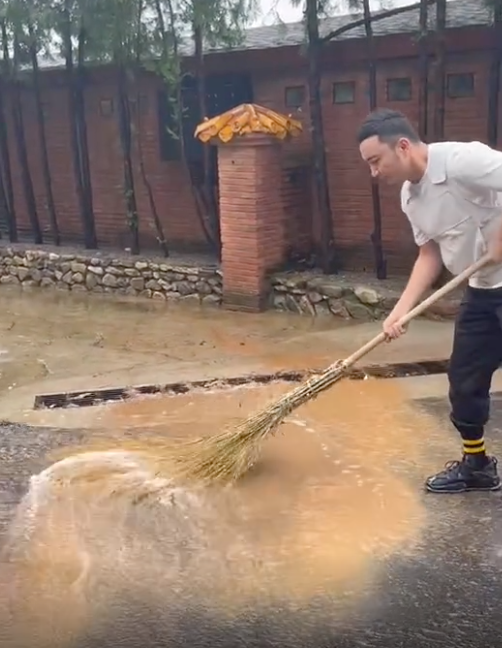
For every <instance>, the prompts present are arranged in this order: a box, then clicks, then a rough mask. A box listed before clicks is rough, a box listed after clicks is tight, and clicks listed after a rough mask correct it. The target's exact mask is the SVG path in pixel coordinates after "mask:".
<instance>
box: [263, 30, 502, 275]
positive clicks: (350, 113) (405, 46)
mask: <svg viewBox="0 0 502 648" xmlns="http://www.w3.org/2000/svg"><path fill="white" fill-rule="evenodd" d="M453 36H454V38H453V37H452V36H450V43H449V46H450V47H449V49H450V54H449V56H448V62H447V69H446V72H447V73H474V74H475V96H474V97H469V98H462V99H449V98H447V99H446V106H445V108H446V110H445V113H446V115H445V137H446V138H447V139H458V140H469V139H478V140H481V141H486V137H487V110H488V74H489V66H490V54H489V52H488V51H486V50H485V51H483V50H480V44H481V43H483V36H482V35H481V34H480V33H479V32H478V31H475V30H473V31H472V34H469V33H468V34H467V35H466V34H465V33H464V34H454V35H453ZM484 44H485V45H486V46H488V45H489V40H488V39H487V38H486V34H485V35H484ZM460 46H462V47H464V48H469V47H470V48H471V51H468V52H465V53H458V52H456V51H455V50H458V49H459V47H460ZM396 51H402V53H403V56H402V57H400V58H399V59H396V58H395V53H396ZM364 54H365V52H364V45H361V44H360V43H359V45H358V46H357V44H356V43H355V42H348V43H342V44H336V46H335V47H333V48H332V50H331V51H329V52H328V53H327V55H326V63H325V68H327V69H326V71H325V73H324V75H323V82H322V90H321V92H322V101H323V117H324V134H325V141H326V151H327V159H328V173H329V189H330V197H331V206H332V213H333V231H334V237H335V245H336V247H337V249H338V253H339V255H340V256H341V259H342V261H343V264H344V266H345V267H346V268H350V269H358V270H370V271H371V270H373V248H372V245H371V240H370V235H371V232H372V230H373V215H372V202H371V184H370V178H369V174H368V170H367V168H366V167H365V165H364V164H363V163H362V162H361V159H360V156H359V151H358V148H357V145H356V143H355V134H356V131H357V128H358V125H359V123H360V122H361V121H362V120H363V119H364V117H365V116H366V114H367V113H368V111H369V107H368V106H369V104H368V101H369V100H368V73H367V69H366V68H365V65H364V63H363V61H362V59H363V57H364ZM379 55H380V57H381V59H380V61H379V64H378V90H377V100H378V104H379V105H385V106H388V107H391V108H395V109H397V110H401V111H403V112H404V113H405V114H406V115H407V116H408V117H409V118H410V119H411V120H412V121H413V122H414V123H415V125H418V116H419V115H418V82H419V81H418V59H417V55H416V51H415V46H414V44H413V42H412V40H411V38H409V37H408V38H405V37H393V39H392V40H391V39H387V42H386V43H381V46H380V51H379ZM347 61H348V62H347ZM330 67H332V71H328V70H329V68H330ZM290 70H298V71H297V72H296V74H292V73H289V74H288V75H284V76H283V78H282V80H281V82H280V83H279V82H278V79H277V77H276V75H275V74H274V73H273V72H264V73H258V74H256V75H255V78H254V88H255V101H256V102H257V103H261V104H263V105H265V106H267V107H269V108H273V109H275V110H277V111H280V112H291V113H292V114H293V115H294V116H295V117H296V118H298V119H300V120H301V121H302V122H303V125H304V132H303V134H302V136H301V137H300V138H298V140H296V141H294V142H291V143H289V144H288V145H287V146H286V147H285V155H286V158H288V156H294V155H305V153H306V152H308V151H309V149H310V132H309V108H308V100H306V102H305V105H303V106H302V107H301V109H300V110H298V111H295V110H294V109H291V108H288V107H287V106H286V104H285V87H287V86H298V85H302V84H304V83H305V72H304V69H302V66H301V65H291V66H290ZM393 77H394V78H395V77H410V78H411V79H412V97H411V100H410V101H388V100H387V96H386V82H387V79H388V78H393ZM431 78H432V73H431ZM340 81H352V82H355V103H352V104H335V103H333V99H332V88H333V83H335V82H340ZM430 114H431V113H430ZM430 119H432V116H431V117H430ZM499 129H502V116H501V115H499ZM500 141H501V144H502V137H501V138H500ZM398 194H399V191H398V190H397V189H396V188H389V187H385V186H381V187H380V196H381V205H382V237H383V245H384V252H385V256H386V258H387V261H388V266H389V272H390V273H401V272H403V271H407V270H409V268H410V266H411V263H412V262H413V259H414V255H415V248H414V244H413V239H412V237H411V233H410V229H409V226H408V223H407V220H406V218H405V216H404V215H403V214H402V212H401V210H400V208H399V198H398ZM313 218H314V226H313V230H314V235H315V236H316V237H318V236H319V225H318V215H317V214H316V213H314V216H313Z"/></svg>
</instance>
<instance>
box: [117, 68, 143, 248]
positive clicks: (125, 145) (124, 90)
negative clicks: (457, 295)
mask: <svg viewBox="0 0 502 648" xmlns="http://www.w3.org/2000/svg"><path fill="white" fill-rule="evenodd" d="M117 67H118V118H119V131H120V144H121V147H122V159H123V165H124V193H125V199H126V207H127V218H128V223H129V229H130V230H131V254H139V223H138V207H137V203H136V192H135V190H134V174H133V169H132V160H131V110H130V106H129V94H128V87H127V70H126V69H125V67H124V66H123V65H122V64H121V63H117Z"/></svg>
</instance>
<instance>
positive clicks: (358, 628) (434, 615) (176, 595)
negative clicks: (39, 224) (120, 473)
mask: <svg viewBox="0 0 502 648" xmlns="http://www.w3.org/2000/svg"><path fill="white" fill-rule="evenodd" d="M0 301H1V300H0ZM100 303H101V302H100ZM4 306H5V304H4ZM58 308H60V307H59V306H58V305H55V304H54V303H52V304H50V306H45V310H44V307H43V305H41V304H40V303H38V304H37V306H36V308H34V306H33V301H32V302H31V305H30V309H28V308H27V306H26V305H25V302H23V303H22V304H20V303H19V302H17V301H15V299H14V297H13V298H12V301H11V302H10V303H9V304H8V305H7V309H6V312H7V313H9V312H10V313H13V314H14V315H15V317H14V316H13V319H12V321H13V322H15V325H14V326H13V328H11V329H8V326H7V324H8V323H9V319H8V318H4V319H3V323H0V327H1V326H3V327H4V328H3V332H2V335H3V340H2V344H3V347H4V349H5V351H6V353H5V364H4V366H5V370H4V371H3V372H2V376H1V380H2V385H3V392H2V394H1V396H0V406H1V407H2V415H3V418H5V419H8V420H9V421H11V423H6V424H3V425H1V426H0V439H1V445H0V519H1V521H2V522H3V528H4V529H5V528H6V524H7V523H8V522H10V521H11V520H12V515H13V511H14V508H15V505H16V504H17V502H19V500H20V498H21V497H22V495H23V494H24V493H25V492H26V490H27V488H28V480H29V477H30V475H32V474H36V473H38V472H39V471H40V470H42V469H43V468H44V467H46V466H48V465H49V464H50V463H51V462H52V461H54V457H55V455H54V451H55V450H57V451H58V452H60V451H61V450H62V451H63V453H64V455H65V456H69V455H72V454H73V453H74V452H75V451H76V450H75V448H77V447H82V446H84V447H89V448H92V447H94V446H93V444H94V443H96V439H97V437H98V436H99V443H98V445H99V447H100V448H102V447H103V445H104V446H105V447H107V445H106V444H108V447H114V448H117V447H120V444H122V443H123V444H125V443H126V436H127V435H126V432H127V434H129V435H130V436H131V435H132V437H134V439H136V440H137V439H140V440H141V442H142V443H143V445H144V446H145V447H146V446H148V445H149V444H150V439H151V438H153V436H150V435H152V434H153V433H155V434H159V433H160V434H166V435H169V434H170V433H171V432H170V431H171V430H172V429H175V430H176V431H177V432H180V433H181V434H187V435H193V434H194V433H195V431H196V430H197V431H199V428H200V422H201V421H203V422H204V426H205V427H206V428H207V430H208V432H211V431H216V430H218V428H219V427H221V424H222V421H228V420H230V421H233V420H234V418H235V417H237V416H241V417H242V415H243V414H244V415H247V414H249V413H251V412H252V411H254V409H257V408H258V407H261V406H263V405H264V404H266V403H267V402H268V401H269V400H270V399H271V398H276V397H277V396H278V395H279V394H281V393H283V392H284V390H285V388H284V387H283V386H282V387H281V386H276V387H274V386H269V387H267V388H266V389H252V390H236V391H234V392H229V393H226V394H218V393H211V394H200V395H190V396H188V397H184V396H180V397H175V398H174V399H173V398H171V399H166V398H164V399H143V400H139V401H137V402H130V403H124V404H117V405H113V406H102V407H98V408H88V409H87V411H85V412H84V411H83V410H79V409H74V410H66V411H45V412H33V411H32V409H31V406H32V402H33V396H34V395H35V394H36V393H40V392H50V391H58V390H60V389H62V388H63V389H64V388H65V387H66V388H71V389H81V388H84V389H85V388H93V387H104V386H116V385H117V384H124V382H125V383H126V384H134V383H135V382H136V381H137V382H148V381H152V382H157V381H166V382H167V381H171V380H173V379H186V380H192V379H198V378H202V377H208V376H211V375H219V376H224V375H236V374H243V373H247V372H252V371H264V370H265V371H273V370H277V369H281V368H305V367H322V366H324V365H325V364H328V363H329V362H331V361H332V360H334V359H336V358H339V357H344V356H345V355H349V354H350V353H351V352H352V351H354V350H355V348H357V346H359V345H360V344H362V343H364V342H366V341H367V339H369V337H371V336H372V335H374V334H376V333H377V332H378V330H379V327H378V324H368V325H366V324H365V325H359V326H353V327H334V326H333V323H332V322H325V323H322V322H317V323H312V322H310V321H309V320H305V319H299V318H287V317H282V316H280V317H275V316H274V317H271V318H267V317H266V316H264V317H256V318H253V317H249V318H247V317H242V318H241V317H240V316H235V315H234V314H225V313H221V314H217V315H214V317H212V318H208V317H207V316H206V315H204V316H202V315H201V314H200V313H195V312H192V313H187V312H186V311H179V310H176V309H173V310H172V311H169V312H168V313H166V311H159V312H157V311H155V312H153V313H152V311H149V312H148V313H146V315H145V314H141V313H140V315H142V316H141V317H140V316H139V315H137V314H136V315H132V314H131V311H134V312H136V311H135V310H134V309H133V308H132V307H124V306H121V307H117V310H116V311H115V312H113V309H112V308H111V307H110V306H103V307H102V309H103V310H102V312H101V313H100V309H101V306H100V307H99V308H96V307H94V306H91V307H87V310H86V309H84V307H82V306H78V307H77V306H75V310H74V311H73V312H74V313H75V312H76V313H77V315H75V316H74V317H70V318H69V320H66V321H63V320H62V319H60V318H61V317H62V313H64V312H67V311H65V310H64V308H63V307H61V310H60V311H58ZM128 308H129V310H128ZM30 313H31V315H30ZM37 313H38V316H36V314H37ZM70 315H71V312H70ZM167 315H169V317H167ZM22 316H24V319H23V317H22ZM83 316H84V319H82V317H83ZM30 318H31V319H30ZM6 322H7V323H6ZM23 322H24V323H23ZM37 322H38V324H37ZM83 323H84V324H85V326H82V324H83ZM16 327H19V328H18V332H17V333H16V335H14V332H15V329H16ZM9 331H10V332H9ZM13 331H14V332H13ZM131 331H132V333H131ZM451 333H452V330H451V326H450V325H448V324H440V323H435V322H416V323H415V324H413V325H412V327H411V328H410V331H409V333H408V334H407V336H406V337H405V338H403V339H402V340H401V341H398V342H395V343H392V344H390V345H385V346H383V347H381V348H380V349H378V350H377V351H375V352H374V353H373V354H372V355H371V356H370V357H369V358H368V362H370V361H371V362H381V361H385V362H396V361H412V360H424V359H438V358H444V357H447V356H448V353H449V347H450V344H451ZM16 336H17V337H16ZM163 336H165V338H166V340H165V344H164V345H163V344H161V340H162V339H163ZM44 341H45V342H44ZM202 342H204V344H201V343H202ZM160 357H162V360H160V361H159V358H160ZM39 361H40V362H39ZM44 367H45V369H44ZM47 368H48V369H47ZM13 378H15V380H14V379H13ZM493 390H494V404H493V415H492V423H491V426H490V429H489V432H488V443H489V447H490V450H491V451H493V452H494V453H495V454H498V455H499V456H502V379H501V377H500V375H497V376H496V378H495V380H494V385H493ZM445 394H446V379H445V377H444V376H434V377H423V378H403V379H397V380H382V381H378V380H368V381H363V382H353V383H351V384H347V383H344V384H340V385H338V386H336V387H335V388H334V389H333V390H332V391H331V392H327V393H326V394H324V395H322V396H321V397H320V398H319V399H318V400H317V401H315V402H313V403H311V404H308V405H306V406H304V407H303V408H301V409H300V410H298V411H297V412H296V413H295V414H294V415H293V416H292V417H291V418H290V420H289V421H288V422H287V424H286V425H285V426H284V430H283V431H284V434H281V435H278V436H277V437H274V438H273V439H270V440H269V441H267V442H266V447H265V448H264V454H263V457H262V461H261V463H260V466H259V467H258V470H257V472H256V473H253V474H252V475H251V476H250V478H249V479H247V480H244V482H243V483H242V484H241V485H239V486H238V487H236V488H234V489H230V490H229V491H225V492H223V493H219V492H209V493H206V494H204V495H203V496H202V495H201V496H200V497H203V499H202V500H201V502H202V507H201V508H200V509H199V508H191V507H193V506H195V504H194V502H193V501H192V500H190V499H188V500H184V499H183V498H182V499H181V500H180V506H181V509H180V510H181V511H182V513H183V511H184V513H183V515H182V517H183V519H185V522H186V519H188V518H191V521H194V517H195V516H199V517H198V518H197V523H198V524H199V523H200V526H198V527H197V530H194V529H193V528H192V527H191V526H190V527H186V526H185V522H182V521H180V519H179V518H178V517H176V515H175V513H174V512H173V510H174V509H173V510H171V509H169V510H168V509H167V508H166V509H164V508H161V507H158V506H152V507H145V508H141V507H140V509H139V510H138V509H135V512H134V511H132V509H129V508H126V509H124V510H125V511H126V512H127V515H125V514H124V515H122V513H123V511H122V513H121V514H120V515H119V514H118V513H117V509H116V507H115V505H114V507H110V508H103V506H104V504H103V500H104V499H106V498H105V497H104V493H105V490H104V489H105V488H106V486H107V483H106V480H102V481H101V482H98V484H97V491H99V494H100V496H101V500H99V501H98V499H96V498H95V499H94V500H93V501H92V506H91V504H89V505H87V504H88V503H89V502H90V501H91V500H90V499H89V500H84V499H82V493H84V494H85V493H88V495H89V497H90V494H91V491H90V490H89V491H85V492H84V491H82V492H80V491H79V492H76V493H74V495H75V496H74V497H72V499H71V500H69V499H66V500H65V499H62V500H61V501H60V503H62V505H63V506H62V507H61V508H58V501H57V499H54V497H55V496H54V495H53V499H51V498H49V497H48V493H47V492H46V491H39V492H38V495H39V496H40V499H39V500H38V503H39V504H41V505H44V506H47V508H46V509H41V510H42V511H45V513H47V514H48V516H49V517H50V521H51V524H55V522H57V521H59V526H57V525H56V526H53V527H49V523H48V522H47V524H46V526H45V527H43V530H44V533H45V535H43V539H44V543H39V544H38V545H37V544H33V543H32V544H29V543H28V545H27V549H26V547H25V544H24V543H25V541H26V538H23V540H22V541H21V540H20V539H19V545H20V547H22V550H21V549H19V550H20V553H21V557H19V556H17V558H16V560H12V559H9V560H4V563H3V564H0V646H2V648H3V647H4V646H5V648H35V646H36V648H46V647H47V648H49V647H50V648H63V647H65V648H66V647H68V648H98V647H99V648H107V647H110V648H111V647H112V646H113V647H115V646H120V647H121V648H133V647H134V648H136V647H140V646H144V647H152V648H153V647H159V648H160V647H165V648H171V647H172V648H176V647H178V646H180V647H181V646H187V647H191V648H214V647H218V648H237V647H240V646H242V647H243V648H244V647H246V648H261V647H265V646H267V647H273V648H275V647H277V648H279V647H281V648H288V647H290V648H317V647H323V648H356V647H357V648H390V647H393V646H400V647H403V648H408V647H409V648H426V647H427V648H429V647H430V646H438V647H441V648H457V647H458V646H462V648H464V646H465V647H469V648H478V647H479V648H481V647H483V648H487V647H488V648H490V647H492V646H493V648H495V647H496V646H498V645H499V644H500V640H499V638H498V631H499V630H502V626H501V623H500V614H499V610H500V608H501V605H502V584H501V578H502V507H501V503H502V500H501V497H502V495H501V494H499V493H493V494H489V495H479V494H469V495H465V496H434V495H430V494H426V493H424V492H423V489H422V484H423V480H424V478H425V477H426V476H427V475H428V474H430V473H431V472H433V471H435V470H437V469H439V468H441V467H442V465H443V464H444V462H446V461H448V460H450V459H456V458H457V457H458V453H459V449H460V448H459V444H458V439H457V438H456V436H455V434H454V433H453V431H452V430H451V429H450V427H449V425H448V421H447V415H448V405H447V402H446V399H445ZM196 424H197V425H196ZM152 431H153V432H152ZM124 447H125V445H124ZM162 452H163V450H162ZM92 493H94V491H92ZM92 497H95V495H92ZM44 498H46V499H44ZM79 498H80V499H79ZM70 508H71V509H72V510H74V518H72V525H73V526H72V530H73V531H74V535H71V534H70V535H68V536H66V535H65V531H68V527H67V526H65V524H67V522H68V520H69V518H68V517H67V513H68V510H69V509H70ZM175 508H176V507H175ZM104 511H106V515H104ZM206 516H207V518H206ZM126 518H127V519H126ZM199 518H200V519H199ZM124 520H126V521H124ZM43 523H44V522H43V521H42V524H43ZM91 531H92V533H91ZM76 541H78V543H77V544H74V543H75V542H76ZM81 541H83V542H84V545H83V547H84V550H85V551H84V554H85V556H87V559H88V560H89V565H90V576H89V578H88V580H87V581H86V582H85V587H83V588H81V586H80V583H81V580H80V578H81V577H80V576H78V578H77V577H76V576H75V574H80V572H79V569H80V568H79V567H78V566H79V564H80V563H79V547H81V544H80V542H81ZM185 552H187V553H185ZM7 555H8V554H7ZM77 584H79V585H78V586H77Z"/></svg>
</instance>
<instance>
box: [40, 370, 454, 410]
mask: <svg viewBox="0 0 502 648" xmlns="http://www.w3.org/2000/svg"><path fill="white" fill-rule="evenodd" d="M447 369H448V360H425V361H423V362H409V363H408V362H407V363H394V364H382V365H369V366H367V367H363V368H361V369H353V370H351V371H350V372H349V373H348V374H347V378H348V379H349V380H363V379H364V378H367V377H369V378H406V377H411V376H432V375H437V374H444V373H446V371H447ZM319 373H320V371H319V370H317V371H314V370H305V371H278V372H276V373H270V374H248V375H245V376H235V377H232V378H218V379H215V378H212V379H208V380H195V381H192V382H176V383H167V384H158V385H138V386H135V387H113V388H109V389H89V390H87V391H74V392H62V393H58V394H40V395H38V396H35V402H34V408H35V409H44V408H49V409H56V408H68V407H92V406H93V405H101V404H103V403H108V402H113V401H123V400H129V399H131V398H134V397H136V396H141V395H148V394H165V395H169V396H178V395H182V394H188V393H189V392H192V391H200V390H206V389H213V390H214V389H216V390H218V389H220V390H224V389H229V388H232V387H241V386H244V385H250V386H252V385H267V384H270V383H275V382H287V383H299V382H301V381H302V380H306V379H307V378H309V377H311V376H313V375H315V374H319Z"/></svg>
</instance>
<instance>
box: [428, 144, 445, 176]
mask: <svg viewBox="0 0 502 648" xmlns="http://www.w3.org/2000/svg"><path fill="white" fill-rule="evenodd" d="M427 151H428V161H427V168H426V170H425V175H424V178H425V177H426V178H427V179H428V180H429V181H430V182H432V184H441V183H442V182H444V181H445V180H446V151H445V150H444V148H443V147H438V146H435V145H434V144H429V145H428V146H427Z"/></svg>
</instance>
